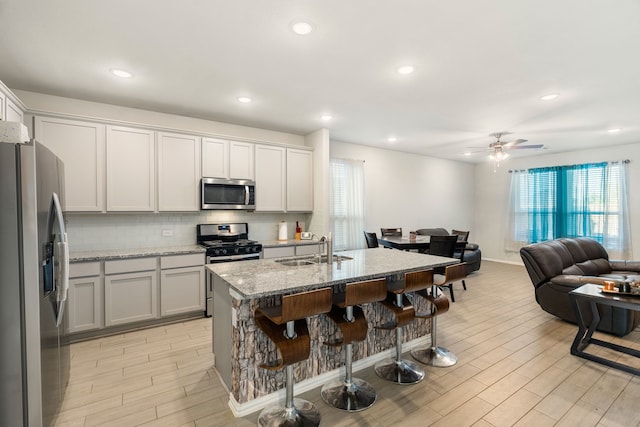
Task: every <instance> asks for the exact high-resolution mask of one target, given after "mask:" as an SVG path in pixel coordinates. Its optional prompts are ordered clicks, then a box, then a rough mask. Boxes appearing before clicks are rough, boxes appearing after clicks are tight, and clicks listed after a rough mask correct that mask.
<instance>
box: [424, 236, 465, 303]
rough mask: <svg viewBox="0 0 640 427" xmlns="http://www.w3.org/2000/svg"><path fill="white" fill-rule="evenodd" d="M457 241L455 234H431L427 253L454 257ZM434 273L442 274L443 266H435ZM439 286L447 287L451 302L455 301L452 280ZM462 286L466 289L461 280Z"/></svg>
mask: <svg viewBox="0 0 640 427" xmlns="http://www.w3.org/2000/svg"><path fill="white" fill-rule="evenodd" d="M457 242H458V236H457V235H451V236H431V237H430V238H429V251H428V252H427V253H428V254H429V255H438V256H444V257H447V258H455V257H454V253H455V251H456V244H457ZM435 272H436V274H444V268H436V269H435ZM439 286H440V288H449V293H450V294H451V302H456V299H455V297H454V295H453V281H451V282H448V283H447V282H445V283H442V284H440V285H439ZM462 286H463V288H464V289H465V290H466V289H467V284H466V283H464V280H462Z"/></svg>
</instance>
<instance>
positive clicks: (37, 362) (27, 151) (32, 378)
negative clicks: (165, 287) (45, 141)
mask: <svg viewBox="0 0 640 427" xmlns="http://www.w3.org/2000/svg"><path fill="white" fill-rule="evenodd" d="M8 125H11V123H7V122H0V179H1V180H0V330H1V336H0V337H1V339H2V341H0V354H2V360H0V390H1V394H0V426H30V427H32V426H36V427H37V426H48V425H51V424H52V423H53V422H54V421H55V417H56V415H57V414H58V412H59V409H60V406H61V402H62V398H63V396H64V392H65V388H66V385H67V382H68V378H69V363H70V356H69V345H68V343H66V342H65V338H64V336H63V324H62V320H63V319H62V317H63V314H64V305H65V301H66V296H67V290H68V271H69V270H68V267H69V263H68V246H67V242H66V233H65V229H64V219H63V218H62V210H61V201H63V192H64V191H63V190H64V176H63V172H64V168H63V164H62V162H61V161H60V159H58V158H57V157H56V156H55V155H54V154H53V153H52V152H51V151H49V150H48V149H47V148H46V147H44V146H42V145H41V144H39V143H37V142H33V141H30V142H27V143H15V141H12V138H7V137H6V134H4V135H5V136H3V133H2V130H3V127H4V128H5V129H6V128H7V126H8ZM15 125H20V126H22V125H21V124H17V123H15ZM7 141H9V142H7Z"/></svg>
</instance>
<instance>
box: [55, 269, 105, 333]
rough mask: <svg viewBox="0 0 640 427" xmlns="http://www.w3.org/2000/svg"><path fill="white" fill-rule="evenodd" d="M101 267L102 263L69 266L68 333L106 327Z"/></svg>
mask: <svg viewBox="0 0 640 427" xmlns="http://www.w3.org/2000/svg"><path fill="white" fill-rule="evenodd" d="M100 267H101V262H78V263H71V265H70V266H69V277H70V278H69V293H68V294H67V306H66V312H65V320H66V327H65V330H66V332H67V333H70V334H71V333H75V332H83V331H90V330H95V329H101V328H103V327H104V314H103V311H104V284H103V279H102V272H101V269H100Z"/></svg>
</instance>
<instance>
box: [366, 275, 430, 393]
mask: <svg viewBox="0 0 640 427" xmlns="http://www.w3.org/2000/svg"><path fill="white" fill-rule="evenodd" d="M431 284H433V270H423V271H416V272H412V273H406V274H405V275H404V280H403V281H398V282H391V283H389V284H388V286H387V299H386V300H384V301H382V304H383V305H384V306H385V307H386V308H388V309H389V310H390V311H391V313H392V314H393V316H394V317H395V320H394V321H392V322H390V323H388V324H384V325H380V326H376V328H377V329H387V330H395V332H396V357H395V359H384V360H381V361H380V362H378V363H376V365H375V367H374V370H375V371H376V374H378V376H379V377H380V378H383V379H385V380H388V381H391V382H394V383H396V384H416V383H418V382H420V381H422V379H423V378H424V375H425V374H424V370H423V369H422V368H421V367H420V366H418V365H417V364H415V363H413V362H411V361H409V360H404V359H402V335H403V334H402V327H403V326H405V325H408V324H410V323H411V322H413V320H414V319H415V309H414V308H413V305H411V303H410V302H409V299H408V298H407V296H406V293H407V292H415V291H419V290H422V289H426V288H428V287H429V286H430V285H431Z"/></svg>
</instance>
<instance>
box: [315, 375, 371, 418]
mask: <svg viewBox="0 0 640 427" xmlns="http://www.w3.org/2000/svg"><path fill="white" fill-rule="evenodd" d="M320 393H321V395H322V399H323V400H324V401H325V402H326V403H327V405H331V406H333V407H334V408H336V409H341V410H343V411H348V412H358V411H362V410H364V409H367V408H369V407H370V406H371V405H373V404H374V403H375V401H376V399H377V398H378V396H377V394H376V391H375V389H374V388H373V387H372V386H371V384H369V383H368V382H366V381H365V380H361V379H360V378H353V379H352V380H351V384H348V383H347V382H346V381H344V380H333V381H331V382H328V383H327V384H325V385H324V386H323V387H322V391H321V392H320Z"/></svg>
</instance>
